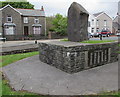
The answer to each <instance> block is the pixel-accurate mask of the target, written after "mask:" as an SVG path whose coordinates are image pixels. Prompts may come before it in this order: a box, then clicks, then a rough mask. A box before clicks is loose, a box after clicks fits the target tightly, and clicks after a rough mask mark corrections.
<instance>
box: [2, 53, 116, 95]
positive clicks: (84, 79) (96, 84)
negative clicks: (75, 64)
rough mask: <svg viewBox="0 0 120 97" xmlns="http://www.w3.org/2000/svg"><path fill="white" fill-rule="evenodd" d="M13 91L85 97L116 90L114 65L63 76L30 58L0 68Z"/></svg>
mask: <svg viewBox="0 0 120 97" xmlns="http://www.w3.org/2000/svg"><path fill="white" fill-rule="evenodd" d="M2 70H3V73H4V74H5V76H6V77H7V78H8V80H9V81H10V85H11V87H12V88H14V89H15V90H17V91H18V90H27V91H29V92H34V93H38V94H45V95H46V94H49V95H89V94H96V93H100V92H103V91H113V90H118V62H115V63H112V64H107V65H104V66H100V67H96V68H93V69H89V70H85V71H81V72H79V73H75V74H68V73H65V72H63V71H61V70H59V69H57V68H55V67H52V66H49V65H48V64H46V63H43V62H41V61H40V60H39V56H38V55H36V56H32V57H29V58H26V59H23V60H20V61H18V62H15V63H12V64H10V65H7V66H5V67H3V68H2Z"/></svg>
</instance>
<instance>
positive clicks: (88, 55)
mask: <svg viewBox="0 0 120 97" xmlns="http://www.w3.org/2000/svg"><path fill="white" fill-rule="evenodd" d="M118 50H119V47H118V42H113V43H100V44H83V43H75V42H63V41H51V42H44V43H39V52H40V54H39V58H40V60H41V61H42V62H44V63H47V64H49V65H52V66H54V67H56V68H58V69H60V70H62V71H65V72H67V73H76V72H79V71H82V70H85V69H89V68H93V67H97V66H101V65H104V64H107V63H112V62H116V61H118Z"/></svg>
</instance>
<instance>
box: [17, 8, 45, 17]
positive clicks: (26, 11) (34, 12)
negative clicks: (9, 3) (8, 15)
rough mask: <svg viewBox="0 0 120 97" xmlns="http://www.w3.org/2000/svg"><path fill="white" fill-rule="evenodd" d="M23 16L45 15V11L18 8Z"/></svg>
mask: <svg viewBox="0 0 120 97" xmlns="http://www.w3.org/2000/svg"><path fill="white" fill-rule="evenodd" d="M16 10H17V11H19V12H20V13H21V14H22V15H23V16H45V12H44V11H41V10H38V9H16Z"/></svg>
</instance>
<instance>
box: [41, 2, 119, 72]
mask: <svg viewBox="0 0 120 97" xmlns="http://www.w3.org/2000/svg"><path fill="white" fill-rule="evenodd" d="M88 16H89V15H88V12H87V11H86V10H85V9H84V8H83V7H82V6H81V5H80V4H78V3H76V2H74V3H72V5H71V6H70V8H69V11H68V39H69V40H70V41H58V40H53V41H52V40H51V41H44V42H40V43H39V52H40V53H39V58H40V61H42V62H44V63H47V64H48V65H51V66H54V67H56V68H58V69H60V70H62V71H64V72H67V73H70V74H72V73H77V72H80V71H82V70H85V69H90V68H94V67H97V66H101V65H104V64H108V63H112V62H116V61H118V53H117V52H118V49H119V47H118V42H111V43H100V44H89V43H87V44H85V43H80V42H78V41H83V40H87V39H88V32H87V27H88Z"/></svg>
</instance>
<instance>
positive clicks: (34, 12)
mask: <svg viewBox="0 0 120 97" xmlns="http://www.w3.org/2000/svg"><path fill="white" fill-rule="evenodd" d="M6 7H10V8H12V9H14V10H15V11H16V12H18V13H20V15H23V16H45V12H44V10H38V9H17V8H13V7H12V6H11V5H9V4H8V5H6V6H5V7H3V8H1V9H0V10H3V9H4V8H6Z"/></svg>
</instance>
